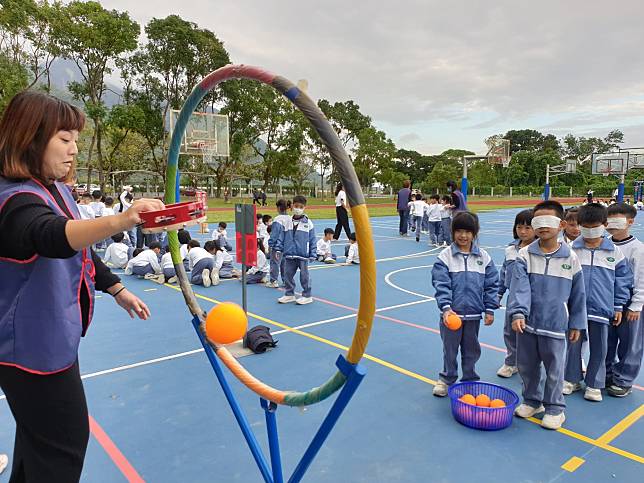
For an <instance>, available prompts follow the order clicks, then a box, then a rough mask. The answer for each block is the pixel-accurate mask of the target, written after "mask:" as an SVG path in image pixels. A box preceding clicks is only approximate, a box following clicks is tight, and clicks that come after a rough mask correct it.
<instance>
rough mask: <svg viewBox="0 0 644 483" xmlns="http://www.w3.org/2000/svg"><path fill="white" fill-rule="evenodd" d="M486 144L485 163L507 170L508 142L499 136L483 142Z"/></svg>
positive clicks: (508, 163) (508, 160)
mask: <svg viewBox="0 0 644 483" xmlns="http://www.w3.org/2000/svg"><path fill="white" fill-rule="evenodd" d="M485 144H487V147H488V151H487V162H488V163H490V164H491V165H495V164H496V165H499V164H500V165H501V166H503V167H504V168H507V167H508V166H509V165H510V160H511V159H512V157H511V156H510V140H509V139H504V138H502V137H500V136H492V137H489V138H488V139H486V140H485Z"/></svg>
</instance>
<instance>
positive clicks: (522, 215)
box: [496, 210, 535, 377]
mask: <svg viewBox="0 0 644 483" xmlns="http://www.w3.org/2000/svg"><path fill="white" fill-rule="evenodd" d="M531 223H532V210H523V211H520V212H519V213H517V216H516V217H515V219H514V228H513V229H512V232H513V235H514V241H513V242H512V243H511V244H510V246H508V247H507V248H506V249H505V260H503V266H502V267H501V276H500V279H499V281H500V284H499V303H500V302H501V299H502V298H503V295H504V294H505V292H506V291H507V290H508V286H509V285H510V282H511V281H512V270H513V268H514V262H515V261H516V259H517V254H518V253H519V250H520V249H522V248H523V247H526V246H528V245H530V243H532V242H533V241H534V240H535V235H534V230H533V229H532V224H531ZM503 341H504V342H505V348H506V350H507V355H506V356H505V361H504V362H503V365H502V366H501V367H500V368H499V370H498V371H496V375H497V376H499V377H511V376H512V375H513V374H516V373H517V371H518V369H517V333H516V332H515V331H513V330H512V319H511V318H510V317H508V314H507V312H506V314H505V324H504V325H503Z"/></svg>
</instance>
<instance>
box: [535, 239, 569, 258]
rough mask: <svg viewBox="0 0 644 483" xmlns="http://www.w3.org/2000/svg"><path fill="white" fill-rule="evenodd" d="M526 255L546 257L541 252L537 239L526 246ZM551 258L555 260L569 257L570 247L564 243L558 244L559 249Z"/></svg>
mask: <svg viewBox="0 0 644 483" xmlns="http://www.w3.org/2000/svg"><path fill="white" fill-rule="evenodd" d="M528 253H531V254H533V255H539V256H542V257H545V256H546V254H545V253H543V252H542V251H541V247H540V246H539V239H537V240H535V241H533V242H532V243H530V245H528ZM551 256H552V257H557V258H566V257H569V256H570V247H569V246H568V245H567V244H566V243H564V242H559V248H558V249H557V251H556V252H554V253H553V254H552V255H551Z"/></svg>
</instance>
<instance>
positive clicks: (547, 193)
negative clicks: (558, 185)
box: [543, 183, 550, 201]
mask: <svg viewBox="0 0 644 483" xmlns="http://www.w3.org/2000/svg"><path fill="white" fill-rule="evenodd" d="M543 199H544V200H545V201H548V200H549V199H550V183H546V185H545V186H544V187H543Z"/></svg>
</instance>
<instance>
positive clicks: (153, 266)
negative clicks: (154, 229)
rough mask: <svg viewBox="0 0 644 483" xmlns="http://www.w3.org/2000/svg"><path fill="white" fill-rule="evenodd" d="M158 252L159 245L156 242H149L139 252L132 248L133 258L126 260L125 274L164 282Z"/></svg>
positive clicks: (159, 249)
mask: <svg viewBox="0 0 644 483" xmlns="http://www.w3.org/2000/svg"><path fill="white" fill-rule="evenodd" d="M160 252H161V245H160V244H159V243H157V242H152V243H150V246H149V247H148V248H146V249H145V250H141V251H140V252H138V249H137V250H134V252H133V253H132V256H133V258H132V259H131V260H130V261H129V262H127V265H126V267H125V274H126V275H136V276H138V277H143V278H145V279H146V280H152V281H153V282H156V283H161V284H162V283H164V282H165V279H164V277H163V271H162V270H161V265H160V264H159V253H160Z"/></svg>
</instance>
